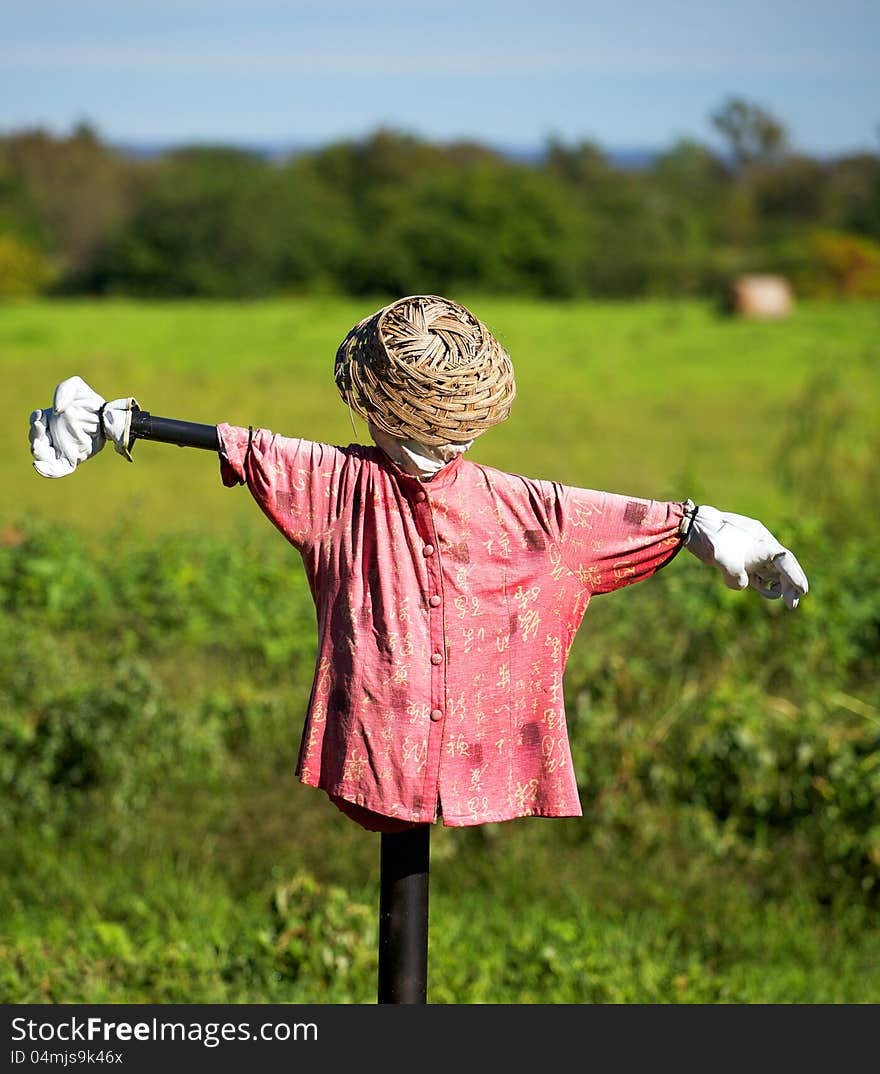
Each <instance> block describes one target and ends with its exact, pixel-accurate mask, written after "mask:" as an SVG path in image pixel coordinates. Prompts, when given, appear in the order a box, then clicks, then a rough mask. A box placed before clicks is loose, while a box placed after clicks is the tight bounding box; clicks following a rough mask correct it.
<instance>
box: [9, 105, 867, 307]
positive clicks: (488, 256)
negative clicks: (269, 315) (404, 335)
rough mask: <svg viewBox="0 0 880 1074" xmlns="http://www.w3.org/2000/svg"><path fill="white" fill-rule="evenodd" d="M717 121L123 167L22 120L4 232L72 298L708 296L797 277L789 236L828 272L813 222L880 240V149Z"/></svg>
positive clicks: (758, 113)
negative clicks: (36, 253)
mask: <svg viewBox="0 0 880 1074" xmlns="http://www.w3.org/2000/svg"><path fill="white" fill-rule="evenodd" d="M708 118H709V120H710V123H711V125H712V126H713V127H714V128H715V129H716V131H717V132H718V133H720V134H721V136H722V137H723V139H724V140H725V142H726V151H725V152H723V153H719V152H716V151H714V150H713V149H710V148H709V147H708V146H706V145H703V144H701V143H700V142H698V141H696V140H694V139H685V140H682V141H680V142H678V143H677V144H675V145H673V146H671V147H670V148H669V149H668V150H666V151H664V152H661V153H660V154H658V156H657V157H656V158H655V159H654V160H653V161H652V162H651V163H649V164H647V165H645V166H643V167H640V168H628V167H623V166H619V165H617V164H615V163H613V162H612V161H611V160H610V159H608V158H607V157H606V155H605V154H604V153H603V151H602V150H601V149H600V148H599V147H598V146H596V145H594V144H592V143H580V144H575V145H571V146H567V145H565V144H563V143H562V142H560V141H558V140H551V141H550V142H549V144H548V145H547V147H546V149H545V151H544V152H543V153H539V154H537V155H536V159H535V160H533V161H521V160H516V159H513V158H511V157H509V156H505V155H503V154H501V153H497V152H495V151H493V150H491V149H489V148H488V147H486V146H481V145H478V144H471V143H455V144H452V145H437V144H432V143H429V142H425V141H422V140H420V139H418V138H415V137H412V136H410V135H406V134H401V133H399V132H395V131H393V130H385V129H380V130H377V131H375V132H374V133H372V134H369V135H367V136H366V137H364V138H363V139H361V140H359V141H344V142H338V143H333V144H331V145H328V146H325V147H322V148H320V149H316V150H313V151H309V152H302V153H299V154H295V155H293V156H292V157H290V158H289V159H286V160H272V159H268V158H266V157H264V156H262V155H259V154H256V153H251V152H245V151H241V150H237V149H234V148H230V147H226V146H192V147H189V148H184V149H177V150H170V151H168V152H166V153H165V154H163V155H161V156H160V157H158V158H157V159H150V160H131V159H128V158H126V157H124V156H123V155H121V154H119V153H117V152H116V151H114V150H113V149H111V148H110V147H108V146H105V145H103V144H102V143H101V141H100V140H99V139H98V137H97V135H96V134H95V132H94V131H93V130H91V129H90V128H89V127H85V126H81V127H80V128H78V129H77V130H76V131H74V132H73V133H72V134H71V136H70V137H67V138H53V137H52V136H50V135H49V134H47V133H45V132H43V131H22V132H17V133H13V134H10V135H7V136H6V137H4V138H0V229H2V230H3V231H8V232H9V233H10V234H13V235H16V236H18V237H20V238H22V239H25V240H27V241H29V242H36V243H37V244H38V245H39V246H40V247H41V248H45V250H46V252H47V253H48V254H49V255H50V256H51V257H52V259H53V262H57V263H58V265H59V266H60V273H61V275H60V278H59V280H58V281H57V286H58V288H59V289H60V290H62V291H66V292H75V293H112V294H128V295H136V296H147V297H159V296H167V297H181V296H183V297H185V296H193V297H205V298H221V297H223V298H254V297H257V296H265V295H273V294H284V293H294V292H295V293H305V292H308V293H313V294H322V293H327V292H344V293H347V294H355V295H368V294H369V295H372V294H376V293H383V294H385V293H387V294H401V293H403V294H412V293H415V292H417V291H422V292H429V291H439V292H444V293H448V292H455V291H459V290H468V291H471V292H473V293H483V294H490V293H491V294H515V295H522V296H542V297H551V298H570V297H578V296H604V297H613V298H632V297H635V296H687V295H702V296H711V295H714V294H716V293H717V292H718V290H719V288H720V287H721V286H722V285H723V284H724V282H725V281H726V280H728V278H729V277H730V276H731V275H733V274H736V273H739V272H743V271H758V270H760V269H762V268H765V267H774V266H775V267H777V268H781V269H783V270H785V269H786V268H787V267H788V265H789V263H790V261H791V256H792V255H791V251H792V250H793V249H799V250H800V255H799V257H797V258H795V261H796V262H797V263H796V264H795V265H794V266H793V267H795V268H799V270H800V273H799V274H800V276H803V275H804V273H805V272H806V270H809V269H815V270H816V272H815V273H814V275H815V274H816V273H818V275H819V276H820V277H822V276H823V272H825V270H826V269H827V268H828V264H829V263H828V259H827V256H826V254H824V253H823V251H822V250H821V249H819V250H817V249H815V248H814V246H813V245H812V244H810V243H809V242H807V241H806V240H807V238H808V236H809V235H810V234H812V233H813V232H816V231H822V232H833V231H840V232H843V233H845V234H847V235H850V236H852V237H853V241H856V240H858V239H859V238H873V239H874V240H875V241H876V240H878V239H880V157H878V156H877V155H876V154H873V155H872V154H869V153H863V154H857V155H853V156H848V157H842V158H840V159H838V160H832V161H824V160H819V159H814V158H812V157H809V156H806V155H804V154H801V153H795V152H792V151H790V150H789V149H788V147H787V135H786V132H785V130H784V128H783V126H782V125H781V124H780V122H779V121H778V120H777V119H776V118H775V117H773V116H772V115H770V114H769V113H768V112H767V111H766V109H764V108H762V107H761V106H759V105H756V104H754V103H752V102H749V101H746V100H743V99H739V98H732V99H729V100H727V101H725V102H724V103H723V104H722V105H721V106H720V107H719V108H718V109H716V110H715V111H714V112H713V113H712V115H711V116H710V117H708ZM784 250H788V251H789V254H788V257H787V258H785V257H780V251H784ZM826 274H827V273H826ZM872 288H873V285H872ZM875 290H876V288H873V289H872V290H870V291H868V292H864V291H863V292H861V293H870V294H874V293H875ZM805 293H816V291H815V288H814V289H813V290H808V291H806V292H805Z"/></svg>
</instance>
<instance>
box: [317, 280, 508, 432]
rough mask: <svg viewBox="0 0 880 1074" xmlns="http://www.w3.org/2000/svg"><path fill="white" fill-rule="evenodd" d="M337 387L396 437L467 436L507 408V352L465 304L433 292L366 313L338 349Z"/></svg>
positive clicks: (364, 414) (355, 407)
mask: <svg viewBox="0 0 880 1074" xmlns="http://www.w3.org/2000/svg"><path fill="white" fill-rule="evenodd" d="M334 377H335V380H336V386H337V388H338V389H339V394H340V395H341V396H342V398H343V400H344V401H345V402H346V403H348V405H349V406H350V407H351V409H352V410H354V411H355V412H356V413H357V414H359V415H360V416H361V417H362V418H364V419H365V420H366V421H368V422H372V424H373V425H375V426H376V427H377V428H379V429H382V430H384V431H385V432H386V433H389V434H390V435H391V436H395V437H398V438H400V439H401V440H416V441H418V442H420V443H423V444H434V445H436V444H449V443H455V442H463V441H467V440H472V439H473V438H474V437H475V436H478V435H479V434H480V433H482V432H485V430H486V429H489V428H491V427H492V426H493V425H498V424H499V422H502V421H504V419H505V418H506V417H507V416H508V414H509V413H510V407H511V405H512V403H513V400H514V396H515V395H516V385H515V383H514V378H513V364H512V363H511V360H510V355H509V354H508V353H507V351H506V350H505V349H504V348H503V347H502V346H501V344H500V343H499V342H498V340H496V339H495V337H494V336H493V335H492V334H491V332H489V330H488V329H487V328H486V326H485V325H484V324H483V323H482V322H480V321H478V320H477V318H476V317H475V316H474V315H473V314H472V313H471V312H470V311H469V310H467V309H465V307H464V306H460V305H458V303H456V302H451V301H450V300H449V299H448V298H440V297H439V296H438V295H412V296H410V297H408V298H401V299H398V300H397V301H396V302H392V303H391V305H390V306H385V307H384V308H383V309H380V310H379V311H378V312H377V313H374V314H372V315H371V316H370V317H366V318H365V319H364V320H363V321H361V322H360V323H359V324H356V325H355V326H354V328H352V330H351V331H350V332H349V333H348V335H347V336H346V337H345V339H344V340H343V341H342V343H341V344H340V347H339V350H338V351H337V352H336V368H335V372H334Z"/></svg>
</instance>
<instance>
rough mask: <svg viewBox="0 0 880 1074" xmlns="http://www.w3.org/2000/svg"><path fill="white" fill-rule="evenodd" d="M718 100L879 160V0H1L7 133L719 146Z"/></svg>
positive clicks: (828, 145) (799, 134)
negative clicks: (83, 126)
mask: <svg viewBox="0 0 880 1074" xmlns="http://www.w3.org/2000/svg"><path fill="white" fill-rule="evenodd" d="M730 96H738V97H744V98H746V99H748V100H750V101H751V102H753V103H755V104H759V105H761V106H762V107H764V108H766V109H768V110H769V111H771V112H772V113H773V114H774V115H775V116H776V117H777V118H778V119H780V120H781V121H782V122H783V124H784V125H785V127H786V128H787V130H788V132H789V137H790V141H791V143H792V145H793V146H794V148H796V149H799V150H802V151H804V152H810V153H820V154H830V155H834V154H842V153H847V152H854V151H859V150H865V149H868V150H870V151H877V149H878V146H880V0H836V2H811V0H778V2H774V0H723V2H722V0H698V2H687V3H685V2H680V0H666V2H664V0H653V2H648V0H634V2H629V3H627V2H625V0H621V2H615V0H606V2H604V3H594V2H592V0H582V2H580V3H570V2H569V3H562V2H560V0H531V2H529V3H522V2H520V0H503V2H499V0H468V2H465V0H462V2H457V0H454V2H443V0H436V2H433V3H431V2H427V3H422V2H420V0H409V2H397V0H390V2H382V0H370V2H368V0H347V2H339V0H251V2H249V3H245V2H242V0H173V2H172V0H69V2H62V0H24V2H22V0H0V132H4V133H5V132H9V131H12V130H18V129H21V128H23V127H35V126H39V127H44V128H46V129H49V130H52V131H53V132H55V133H59V134H62V133H65V132H67V131H69V130H70V129H71V128H72V127H73V126H74V125H75V124H76V123H77V122H80V121H87V122H89V123H91V124H92V125H93V126H94V127H96V129H97V130H98V132H99V134H100V135H101V136H102V137H104V138H106V139H108V140H110V141H114V142H125V143H135V144H136V143H144V144H156V143H162V144H167V143H180V142H200V141H201V142H215V143H216V142H226V143H239V144H249V145H266V144H282V145H297V146H314V145H318V144H323V143H326V142H328V141H334V140H337V139H342V138H359V137H363V136H364V135H366V134H369V133H370V132H372V131H374V130H376V129H377V128H378V127H389V128H393V129H396V130H399V131H402V132H406V133H409V134H413V135H416V136H418V137H423V138H426V139H430V140H433V141H440V142H448V141H453V140H458V139H472V140H476V141H480V142H483V143H485V144H490V145H494V146H497V147H499V148H502V147H503V148H509V149H523V150H530V149H536V148H540V147H541V146H542V145H544V144H545V143H546V141H547V139H548V138H550V137H554V138H558V139H560V140H562V141H565V142H569V143H573V142H579V141H594V142H597V143H599V144H600V145H602V146H604V147H606V148H611V149H615V148H617V149H627V148H639V149H645V148H647V149H656V148H662V147H664V146H668V145H670V144H672V143H673V142H675V141H676V140H678V139H680V138H693V139H696V140H699V141H702V142H704V143H707V144H710V145H713V144H714V145H716V146H717V145H718V144H719V143H718V140H717V137H716V135H715V132H714V129H713V128H712V125H711V122H710V118H709V117H710V115H711V113H712V111H714V110H715V109H716V108H717V107H718V106H719V105H720V104H721V103H722V102H723V101H724V100H725V99H727V98H728V97H730Z"/></svg>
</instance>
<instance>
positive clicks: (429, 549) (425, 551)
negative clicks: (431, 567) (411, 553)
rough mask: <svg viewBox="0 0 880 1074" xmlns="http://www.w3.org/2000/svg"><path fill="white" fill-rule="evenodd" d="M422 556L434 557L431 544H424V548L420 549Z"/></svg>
mask: <svg viewBox="0 0 880 1074" xmlns="http://www.w3.org/2000/svg"><path fill="white" fill-rule="evenodd" d="M422 555H423V556H433V555H434V546H433V545H432V544H426V545H425V547H424V548H423V549H422Z"/></svg>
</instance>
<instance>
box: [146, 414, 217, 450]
mask: <svg viewBox="0 0 880 1074" xmlns="http://www.w3.org/2000/svg"><path fill="white" fill-rule="evenodd" d="M131 440H132V441H134V440H158V441H159V442H160V443H162V444H177V445H178V446H179V447H194V448H204V449H205V450H207V451H219V450H220V440H219V438H218V436H217V426H216V425H197V424H196V423H194V422H191V421H175V419H174V418H159V417H156V415H154V414H151V413H150V412H149V411H148V410H135V411H134V412H133V413H132V415H131Z"/></svg>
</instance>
